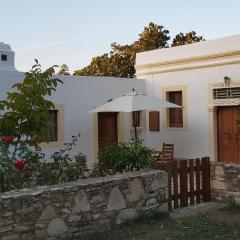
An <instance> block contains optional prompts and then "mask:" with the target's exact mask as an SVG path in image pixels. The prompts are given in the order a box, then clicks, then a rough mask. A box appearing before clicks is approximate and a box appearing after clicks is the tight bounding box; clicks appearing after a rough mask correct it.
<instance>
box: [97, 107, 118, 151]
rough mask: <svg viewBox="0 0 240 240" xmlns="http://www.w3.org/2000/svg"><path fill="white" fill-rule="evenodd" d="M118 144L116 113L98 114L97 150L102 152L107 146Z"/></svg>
mask: <svg viewBox="0 0 240 240" xmlns="http://www.w3.org/2000/svg"><path fill="white" fill-rule="evenodd" d="M117 143H118V132H117V113H116V112H104V113H98V149H99V151H102V150H104V149H105V148H106V147H107V146H109V145H113V144H117Z"/></svg>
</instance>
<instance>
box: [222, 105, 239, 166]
mask: <svg viewBox="0 0 240 240" xmlns="http://www.w3.org/2000/svg"><path fill="white" fill-rule="evenodd" d="M237 116H238V113H237V110H236V109H235V107H219V108H218V159H219V161H221V162H233V163H240V139H239V136H240V135H239V128H238V127H237Z"/></svg>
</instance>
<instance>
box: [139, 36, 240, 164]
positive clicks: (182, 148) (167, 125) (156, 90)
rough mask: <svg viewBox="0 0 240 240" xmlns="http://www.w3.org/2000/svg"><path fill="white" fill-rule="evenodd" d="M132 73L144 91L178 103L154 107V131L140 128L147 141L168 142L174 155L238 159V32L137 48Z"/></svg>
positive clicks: (239, 139) (239, 99)
mask: <svg viewBox="0 0 240 240" xmlns="http://www.w3.org/2000/svg"><path fill="white" fill-rule="evenodd" d="M136 75H137V77H138V78H141V79H146V94H147V95H153V96H155V97H159V98H162V99H167V100H170V101H171V100H172V101H173V102H176V103H179V104H181V105H182V106H183V109H182V110H181V111H182V112H177V111H174V110H173V111H171V110H164V111H161V112H160V118H159V121H160V128H159V131H150V130H149V128H147V129H146V131H147V133H146V135H147V138H146V142H147V145H148V146H151V147H155V148H158V149H159V148H160V147H161V145H162V143H163V142H167V143H174V147H175V156H176V157H187V158H195V157H201V156H210V158H211V160H212V161H226V162H240V132H239V127H238V124H236V123H237V122H238V119H239V116H238V115H239V113H238V111H237V110H236V106H237V105H239V103H240V35H236V36H231V37H226V38H221V39H216V40H210V41H204V42H200V43H194V44H191V45H185V46H180V47H173V48H168V49H159V50H153V51H149V52H143V53H139V54H137V57H136ZM149 120H150V121H151V119H149V117H147V126H148V125H149Z"/></svg>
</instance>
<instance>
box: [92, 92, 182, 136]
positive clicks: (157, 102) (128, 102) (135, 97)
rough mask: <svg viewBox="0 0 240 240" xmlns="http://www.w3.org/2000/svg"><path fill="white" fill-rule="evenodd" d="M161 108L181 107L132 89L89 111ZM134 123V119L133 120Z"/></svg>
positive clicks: (129, 110) (132, 110)
mask: <svg viewBox="0 0 240 240" xmlns="http://www.w3.org/2000/svg"><path fill="white" fill-rule="evenodd" d="M161 108H181V106H179V105H176V104H173V103H170V102H168V101H164V100H161V99H159V98H155V97H151V96H146V95H144V94H142V93H137V92H136V91H135V90H134V89H133V90H132V91H131V92H129V93H127V94H125V95H123V96H122V97H119V98H116V99H114V100H112V101H110V102H108V103H105V104H103V105H101V106H100V107H97V108H95V109H93V110H91V111H89V113H96V112H136V111H144V110H159V109H161ZM134 122H135V123H136V121H134ZM134 130H135V140H137V126H136V124H134Z"/></svg>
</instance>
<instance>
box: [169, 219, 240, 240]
mask: <svg viewBox="0 0 240 240" xmlns="http://www.w3.org/2000/svg"><path fill="white" fill-rule="evenodd" d="M236 229H239V226H235V225H233V224H231V225H230V224H226V223H223V222H220V221H217V220H214V219H212V218H210V217H207V216H201V215H200V216H195V217H188V218H184V219H182V220H180V221H179V222H178V221H177V222H176V224H174V225H173V226H172V228H171V232H170V233H169V234H168V238H166V239H169V240H170V239H176V240H190V239H194V240H202V239H204V240H207V239H208V240H210V239H219V240H220V239H221V240H223V239H239V236H240V232H239V231H235V230H236Z"/></svg>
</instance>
